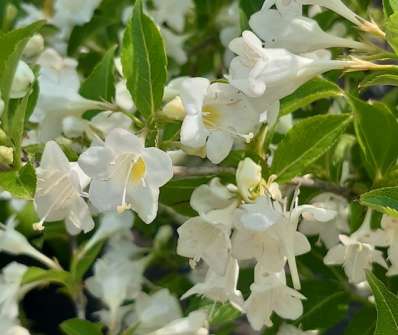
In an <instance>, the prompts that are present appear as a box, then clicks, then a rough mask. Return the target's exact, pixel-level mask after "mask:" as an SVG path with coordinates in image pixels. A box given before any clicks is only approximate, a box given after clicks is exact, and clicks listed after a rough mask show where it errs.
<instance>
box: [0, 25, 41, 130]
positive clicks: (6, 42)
mask: <svg viewBox="0 0 398 335" xmlns="http://www.w3.org/2000/svg"><path fill="white" fill-rule="evenodd" d="M44 23H45V22H44V21H38V22H35V23H32V24H31V25H29V26H26V27H23V28H20V29H16V30H13V31H11V32H9V33H6V34H1V35H0V45H1V48H0V91H1V96H2V98H3V101H4V104H5V107H4V112H3V121H4V122H5V127H7V122H8V120H7V117H8V116H7V110H8V101H9V96H10V90H11V85H12V81H13V79H14V75H15V71H16V68H17V65H18V62H19V59H20V58H21V55H22V52H23V50H24V48H25V46H26V43H27V42H28V41H29V39H30V38H31V37H32V36H33V35H34V34H35V33H37V32H38V31H39V30H40V28H42V27H43V25H44Z"/></svg>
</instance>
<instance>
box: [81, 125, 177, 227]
mask: <svg viewBox="0 0 398 335" xmlns="http://www.w3.org/2000/svg"><path fill="white" fill-rule="evenodd" d="M79 165H80V166H81V167H82V169H83V170H84V171H85V172H86V173H87V174H88V175H89V176H90V177H91V178H92V181H91V185H90V190H89V199H90V201H91V202H92V204H93V205H94V206H95V207H96V208H97V209H98V210H99V211H109V210H115V209H117V211H118V212H119V213H122V212H124V211H125V210H127V209H130V208H131V209H133V210H134V211H135V212H137V214H138V216H139V217H140V218H141V219H142V220H143V221H144V222H146V223H151V222H152V221H153V220H154V219H155V217H156V215H157V210H158V198H159V187H161V186H163V185H164V184H166V183H167V182H168V181H169V180H170V179H171V178H172V176H173V169H172V162H171V159H170V157H169V156H168V155H167V153H165V152H163V151H161V150H159V149H157V148H145V147H144V144H143V143H142V141H141V140H140V139H139V138H138V137H137V136H135V135H133V134H132V133H130V132H128V131H127V130H125V129H119V128H117V129H114V130H112V131H111V132H110V133H109V134H108V136H107V137H106V139H105V142H104V143H103V145H100V144H98V145H94V146H92V147H91V148H89V149H88V150H87V151H85V152H84V153H83V154H82V155H81V156H80V158H79Z"/></svg>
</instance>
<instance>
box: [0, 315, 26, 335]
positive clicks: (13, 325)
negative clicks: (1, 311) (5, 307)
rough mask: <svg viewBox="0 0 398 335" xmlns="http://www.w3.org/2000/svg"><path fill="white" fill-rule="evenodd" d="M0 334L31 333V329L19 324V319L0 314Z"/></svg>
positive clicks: (22, 334)
mask: <svg viewBox="0 0 398 335" xmlns="http://www.w3.org/2000/svg"><path fill="white" fill-rule="evenodd" d="M0 334H3V335H30V333H29V331H28V330H27V329H25V328H23V327H21V326H20V325H19V323H18V322H17V320H15V319H14V318H9V317H6V316H3V315H0Z"/></svg>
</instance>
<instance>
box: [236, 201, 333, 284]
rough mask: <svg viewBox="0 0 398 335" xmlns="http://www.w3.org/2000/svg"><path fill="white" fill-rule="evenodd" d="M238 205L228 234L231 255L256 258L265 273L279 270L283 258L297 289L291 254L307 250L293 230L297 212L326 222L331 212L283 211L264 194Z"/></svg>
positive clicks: (300, 208) (306, 208)
mask: <svg viewBox="0 0 398 335" xmlns="http://www.w3.org/2000/svg"><path fill="white" fill-rule="evenodd" d="M241 208H242V209H241V210H240V213H239V222H238V224H237V226H236V231H235V233H234V234H233V237H232V254H233V256H234V257H236V258H237V259H239V260H245V259H256V260H257V262H258V263H259V264H261V266H262V267H263V268H264V269H266V270H267V271H268V272H279V271H281V270H282V269H283V266H284V264H285V262H286V259H287V261H288V264H289V269H290V273H291V275H292V280H293V285H294V287H295V288H296V289H300V280H299V275H298V272H297V266H296V259H295V257H296V256H297V255H302V254H304V253H306V252H308V251H310V249H311V245H310V244H309V242H308V240H307V238H306V237H305V235H303V234H302V233H300V232H297V231H296V230H297V224H298V221H299V218H300V215H301V214H302V213H303V212H310V213H311V214H312V215H313V216H314V217H315V218H316V219H317V220H319V221H329V220H331V218H333V217H334V215H335V213H334V212H331V211H328V210H325V209H321V208H316V207H313V206H309V205H304V206H296V207H294V208H293V209H292V211H291V212H286V211H283V210H282V208H281V206H280V204H279V203H278V202H272V201H271V199H270V198H269V197H267V196H261V197H259V198H257V200H256V202H255V203H254V204H249V205H243V206H242V207H241Z"/></svg>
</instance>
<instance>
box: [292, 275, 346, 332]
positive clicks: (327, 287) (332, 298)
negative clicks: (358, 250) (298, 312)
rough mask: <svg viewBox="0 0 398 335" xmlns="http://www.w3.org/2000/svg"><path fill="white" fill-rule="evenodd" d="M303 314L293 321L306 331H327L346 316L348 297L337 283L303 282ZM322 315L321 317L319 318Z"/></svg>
mask: <svg viewBox="0 0 398 335" xmlns="http://www.w3.org/2000/svg"><path fill="white" fill-rule="evenodd" d="M302 293H303V294H304V295H305V296H306V298H307V299H306V300H304V301H303V305H304V313H303V315H302V316H301V317H300V318H299V319H298V320H296V321H295V323H296V324H301V325H302V326H303V328H304V329H305V330H307V329H328V328H330V327H332V326H333V325H335V324H337V323H338V322H339V321H340V320H342V319H343V318H344V317H345V316H346V315H347V310H348V303H349V297H348V296H347V293H346V292H344V291H343V290H342V289H341V288H340V287H339V283H338V282H335V281H330V280H329V281H328V280H324V279H323V280H306V281H303V288H302ZM320 315H322V317H320Z"/></svg>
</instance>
